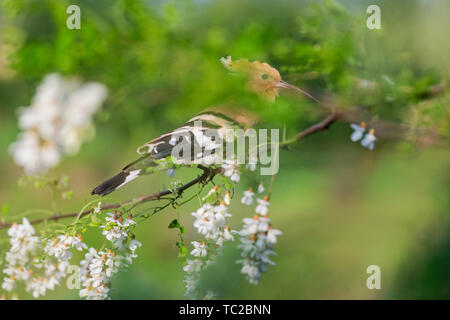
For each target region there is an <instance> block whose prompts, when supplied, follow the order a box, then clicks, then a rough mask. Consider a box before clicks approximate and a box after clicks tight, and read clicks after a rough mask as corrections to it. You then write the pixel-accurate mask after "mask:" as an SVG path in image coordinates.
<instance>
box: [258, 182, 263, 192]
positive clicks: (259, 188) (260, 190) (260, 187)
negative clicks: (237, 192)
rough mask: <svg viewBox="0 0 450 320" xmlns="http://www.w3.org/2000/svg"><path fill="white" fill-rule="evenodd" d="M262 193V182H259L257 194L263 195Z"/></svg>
mask: <svg viewBox="0 0 450 320" xmlns="http://www.w3.org/2000/svg"><path fill="white" fill-rule="evenodd" d="M263 192H264V182H262V181H261V182H260V183H259V185H258V193H263Z"/></svg>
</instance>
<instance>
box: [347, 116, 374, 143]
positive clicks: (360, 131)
mask: <svg viewBox="0 0 450 320" xmlns="http://www.w3.org/2000/svg"><path fill="white" fill-rule="evenodd" d="M350 127H351V128H352V129H353V130H354V131H353V133H352V135H351V136H350V139H351V140H352V141H353V142H356V141H359V140H361V139H362V140H361V145H362V146H363V147H364V148H368V149H369V150H373V148H374V147H375V141H376V140H377V138H376V137H375V130H374V129H370V130H369V132H368V133H366V135H364V132H365V131H366V124H365V122H361V123H360V124H359V125H358V124H356V123H352V124H351V125H350ZM363 137H364V138H363Z"/></svg>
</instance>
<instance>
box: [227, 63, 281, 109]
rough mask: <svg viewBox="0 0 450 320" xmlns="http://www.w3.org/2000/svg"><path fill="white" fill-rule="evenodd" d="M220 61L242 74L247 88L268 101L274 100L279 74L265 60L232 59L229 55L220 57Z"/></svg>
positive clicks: (229, 68) (231, 69)
mask: <svg viewBox="0 0 450 320" xmlns="http://www.w3.org/2000/svg"><path fill="white" fill-rule="evenodd" d="M220 62H222V64H223V65H224V66H225V67H226V68H227V69H228V70H230V71H232V72H236V73H238V74H241V75H243V76H244V77H245V78H246V80H247V88H248V89H250V90H252V91H254V92H256V93H257V94H258V95H260V96H261V97H263V98H264V99H267V100H269V101H272V102H273V101H274V100H275V97H276V96H277V94H278V89H279V87H278V85H279V83H280V81H281V75H280V73H279V72H278V70H277V69H275V68H274V67H272V66H271V65H269V64H268V63H266V62H260V61H249V60H248V59H239V60H234V61H233V60H232V59H231V57H230V56H228V57H226V58H221V59H220Z"/></svg>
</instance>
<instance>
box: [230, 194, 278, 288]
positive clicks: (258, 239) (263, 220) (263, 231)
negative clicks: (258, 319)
mask: <svg viewBox="0 0 450 320" xmlns="http://www.w3.org/2000/svg"><path fill="white" fill-rule="evenodd" d="M262 201H264V200H262ZM260 205H261V204H260ZM264 208H266V209H267V206H264ZM243 221H244V226H243V228H242V230H241V231H240V232H239V234H240V236H241V238H240V242H241V243H240V244H239V245H238V247H239V248H240V249H241V250H242V252H241V256H242V258H243V259H241V260H238V261H237V262H238V263H241V264H242V269H241V273H243V274H244V275H245V277H246V279H247V280H248V281H249V282H250V283H251V284H258V283H259V279H260V277H261V274H262V273H263V272H266V271H267V266H268V265H273V264H275V263H274V262H273V261H272V260H270V256H271V255H274V254H275V252H274V251H273V244H274V243H276V241H277V236H279V235H281V231H280V230H277V229H274V228H273V227H272V226H271V224H270V218H269V216H268V214H267V212H265V215H264V216H263V217H261V216H259V215H257V214H255V216H254V217H253V219H250V218H244V219H243Z"/></svg>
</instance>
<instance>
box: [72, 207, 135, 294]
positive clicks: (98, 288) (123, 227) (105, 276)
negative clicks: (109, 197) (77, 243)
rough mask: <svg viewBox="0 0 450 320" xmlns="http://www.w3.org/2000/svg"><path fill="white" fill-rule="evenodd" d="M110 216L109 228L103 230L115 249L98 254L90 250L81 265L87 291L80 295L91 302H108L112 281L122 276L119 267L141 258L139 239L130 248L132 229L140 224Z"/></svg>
mask: <svg viewBox="0 0 450 320" xmlns="http://www.w3.org/2000/svg"><path fill="white" fill-rule="evenodd" d="M107 215H108V217H107V218H106V219H105V220H106V223H105V225H102V226H100V228H102V229H103V232H102V234H103V235H104V236H105V238H106V239H107V240H109V241H110V242H111V244H112V246H113V249H104V250H100V251H97V250H96V249H95V248H90V249H89V252H88V253H86V254H85V256H84V260H83V261H81V263H80V265H81V270H80V277H81V279H80V282H81V285H82V287H83V288H82V289H81V290H80V292H79V294H80V297H85V298H86V299H88V300H104V299H108V298H109V296H110V290H111V281H112V278H113V277H114V275H115V274H116V273H117V272H119V267H121V266H126V265H129V264H131V263H132V261H133V259H135V258H137V254H136V250H137V249H138V248H139V247H141V246H142V244H141V243H140V242H139V241H137V240H135V239H131V240H130V242H129V243H128V245H127V244H126V242H127V240H128V238H133V237H132V236H130V227H131V226H133V225H135V224H136V222H134V221H133V220H132V219H131V218H126V219H125V220H123V219H122V218H121V217H120V216H118V215H114V214H112V213H107Z"/></svg>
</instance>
